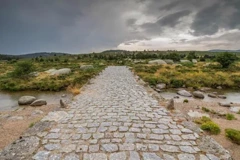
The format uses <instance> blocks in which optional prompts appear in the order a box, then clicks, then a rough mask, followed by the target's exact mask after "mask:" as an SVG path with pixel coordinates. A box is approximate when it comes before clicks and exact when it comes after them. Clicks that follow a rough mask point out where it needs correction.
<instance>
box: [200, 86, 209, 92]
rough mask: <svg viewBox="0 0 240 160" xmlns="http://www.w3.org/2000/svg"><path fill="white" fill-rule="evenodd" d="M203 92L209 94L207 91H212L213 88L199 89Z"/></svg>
mask: <svg viewBox="0 0 240 160" xmlns="http://www.w3.org/2000/svg"><path fill="white" fill-rule="evenodd" d="M199 90H200V91H201V92H207V91H210V90H211V88H208V87H202V88H200V89H199Z"/></svg>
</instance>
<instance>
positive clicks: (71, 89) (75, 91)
mask: <svg viewBox="0 0 240 160" xmlns="http://www.w3.org/2000/svg"><path fill="white" fill-rule="evenodd" d="M67 91H68V92H70V93H72V94H73V95H74V96H76V95H78V94H80V87H78V86H74V87H73V86H69V87H68V88H67Z"/></svg>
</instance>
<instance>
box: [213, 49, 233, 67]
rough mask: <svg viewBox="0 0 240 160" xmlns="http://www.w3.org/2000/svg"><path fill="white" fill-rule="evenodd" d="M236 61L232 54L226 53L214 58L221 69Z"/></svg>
mask: <svg viewBox="0 0 240 160" xmlns="http://www.w3.org/2000/svg"><path fill="white" fill-rule="evenodd" d="M236 59H237V57H236V56H235V55H234V54H232V53H228V52H226V53H223V54H220V55H218V56H217V57H216V61H217V62H219V63H220V64H221V65H222V67H223V68H228V67H229V66H230V65H231V64H232V63H233V62H234V61H235V60H236Z"/></svg>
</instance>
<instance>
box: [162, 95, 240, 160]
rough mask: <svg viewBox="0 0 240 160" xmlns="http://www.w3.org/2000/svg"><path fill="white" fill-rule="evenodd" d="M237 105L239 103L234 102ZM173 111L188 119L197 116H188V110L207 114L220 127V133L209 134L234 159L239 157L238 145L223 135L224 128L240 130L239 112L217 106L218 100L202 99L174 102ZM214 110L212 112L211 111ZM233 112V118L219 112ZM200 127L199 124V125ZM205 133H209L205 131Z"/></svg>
mask: <svg viewBox="0 0 240 160" xmlns="http://www.w3.org/2000/svg"><path fill="white" fill-rule="evenodd" d="M163 105H164V106H166V103H163ZM234 105H236V106H237V105H239V106H240V104H234ZM202 107H204V108H207V109H209V110H210V111H211V112H206V111H204V110H203V109H202ZM175 109H176V110H175V111H173V114H179V113H181V114H182V115H184V116H185V117H186V118H187V119H188V120H190V121H194V120H195V119H197V118H191V117H189V116H188V113H189V111H190V110H192V111H197V112H199V113H202V114H208V115H209V117H210V119H211V120H212V121H213V122H215V123H216V124H218V125H219V127H220V129H221V133H220V134H218V135H210V136H211V137H213V138H214V139H215V140H216V141H217V142H218V143H219V144H221V145H222V146H223V147H224V148H225V149H227V150H228V151H229V152H230V154H231V155H232V157H233V158H234V159H238V158H239V157H240V152H239V150H240V145H237V144H235V143H232V142H231V141H230V140H229V139H228V138H227V137H226V136H225V131H224V130H225V129H226V128H233V129H237V130H240V114H236V113H233V112H230V111H229V108H227V107H221V106H219V104H218V102H216V101H215V102H206V101H203V100H198V99H194V100H189V101H188V103H183V102H180V101H179V102H175ZM213 111H214V112H213ZM216 113H221V114H227V113H230V114H233V115H234V116H235V118H236V119H235V120H231V121H230V120H227V119H226V116H224V115H223V116H220V115H219V114H216ZM199 127H200V126H199ZM205 134H207V135H209V134H208V133H207V132H205Z"/></svg>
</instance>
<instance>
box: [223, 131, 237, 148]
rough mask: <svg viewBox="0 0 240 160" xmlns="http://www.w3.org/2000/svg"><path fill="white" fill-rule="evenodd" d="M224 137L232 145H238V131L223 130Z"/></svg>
mask: <svg viewBox="0 0 240 160" xmlns="http://www.w3.org/2000/svg"><path fill="white" fill-rule="evenodd" d="M225 135H226V137H228V138H229V139H230V140H231V141H232V142H233V143H236V144H239V145H240V131H239V130H235V129H230V128H228V129H225Z"/></svg>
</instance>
